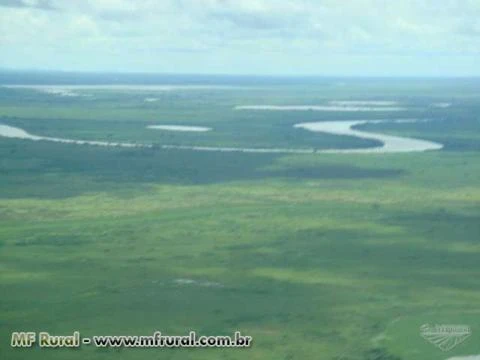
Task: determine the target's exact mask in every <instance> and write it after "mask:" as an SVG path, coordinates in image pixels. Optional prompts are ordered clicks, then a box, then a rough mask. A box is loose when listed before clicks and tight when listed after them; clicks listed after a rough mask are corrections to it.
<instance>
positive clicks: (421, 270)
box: [0, 79, 480, 360]
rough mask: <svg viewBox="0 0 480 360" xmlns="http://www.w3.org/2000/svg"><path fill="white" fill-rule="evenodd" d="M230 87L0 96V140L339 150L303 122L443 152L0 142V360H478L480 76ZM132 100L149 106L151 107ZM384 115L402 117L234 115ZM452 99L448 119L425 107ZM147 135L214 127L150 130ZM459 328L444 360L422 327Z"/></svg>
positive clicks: (347, 141)
mask: <svg viewBox="0 0 480 360" xmlns="http://www.w3.org/2000/svg"><path fill="white" fill-rule="evenodd" d="M234 85H235V86H234V87H232V88H229V89H221V88H211V89H203V90H198V89H196V90H191V89H190V90H188V89H186V90H185V89H183V90H171V91H163V92H158V91H150V90H141V91H138V90H137V91H131V90H128V89H124V90H98V89H93V90H92V89H90V90H88V89H83V90H78V91H75V92H77V93H79V94H81V95H84V96H76V97H74V96H72V97H68V96H60V95H55V94H48V93H44V92H41V91H38V90H35V89H18V88H6V87H0V124H7V125H11V126H17V127H20V128H23V129H25V130H27V131H29V132H31V133H33V134H39V135H45V136H56V137H65V138H72V139H88V140H106V141H129V142H137V143H148V144H159V145H161V144H165V143H168V144H176V145H205V146H240V147H243V146H245V147H272V148H274V147H282V148H289V147H292V148H311V147H313V148H316V149H328V148H332V147H335V148H352V147H369V146H375V145H377V144H376V143H375V142H372V141H369V140H362V139H357V138H353V137H343V136H333V135H328V134H319V133H313V132H308V131H305V130H301V129H293V125H294V124H296V123H299V122H307V121H322V120H354V119H403V118H415V119H427V120H429V121H426V122H419V123H408V124H398V123H384V124H369V125H365V126H364V127H363V129H368V130H371V131H376V132H384V133H388V134H395V135H405V136H411V137H418V138H421V139H428V140H432V141H437V142H440V143H442V144H444V145H445V148H444V149H443V150H441V151H432V152H425V153H405V154H375V155H374V154H363V155H362V154H358V155H352V154H348V155H347V154H330V155H321V154H310V155H282V154H248V153H221V152H195V151H187V150H161V149H158V148H153V149H121V148H104V147H94V146H87V145H84V146H81V145H73V144H57V143H50V142H45V141H38V142H33V141H28V140H20V139H7V138H2V137H0V359H2V360H3V359H5V360H17V359H18V360H24V359H48V360H56V359H59V360H60V359H62V360H63V359H175V360H176V359H225V360H227V359H229V360H230V359H232V360H233V359H250V360H254V359H262V360H263V359H272V360H274V359H275V360H279V359H285V360H293V359H301V360H304V359H321V360H323V359H325V360H437V359H439V360H445V359H448V358H450V357H453V356H460V355H473V354H480V308H479V304H480V281H479V279H480V264H479V260H480V176H479V175H480V145H479V144H480V80H478V79H477V80H475V79H471V80H469V79H464V80H432V79H430V80H429V79H418V80H415V79H411V80H392V79H390V80H389V79H383V80H381V79H370V80H368V79H365V80H348V79H347V80H342V81H341V83H339V80H333V79H332V80H322V81H320V80H318V82H317V81H314V80H310V81H307V80H305V79H303V80H302V79H299V80H298V81H295V82H293V81H292V82H285V83H282V82H281V81H278V82H274V81H273V80H271V79H270V81H269V80H262V81H260V80H256V81H253V80H252V81H250V82H248V83H242V84H234ZM145 98H156V99H157V101H155V102H145V101H144V99H145ZM330 100H390V101H398V102H399V103H400V104H401V105H402V106H404V107H405V108H406V110H405V111H400V112H350V113H345V112H314V111H306V112H299V111H298V112H294V111H279V112H268V111H257V112H255V111H235V110H233V108H234V107H235V106H237V105H251V104H277V105H292V104H293V105H302V104H317V103H324V102H327V101H330ZM440 102H448V103H451V106H450V107H448V108H437V107H432V106H431V104H434V103H440ZM152 124H180V125H200V126H209V127H212V128H213V129H214V130H213V131H211V132H208V133H180V132H162V131H155V130H149V129H146V126H147V125H152ZM425 323H429V324H465V325H468V326H470V328H471V330H472V335H471V337H470V338H469V339H467V340H466V341H465V342H463V343H462V344H459V345H458V346H457V347H455V348H454V349H452V350H450V351H448V352H443V351H441V350H440V349H438V348H437V347H435V346H434V345H432V344H431V343H429V342H427V341H426V340H424V339H423V338H422V337H421V336H420V326H421V325H422V324H425ZM75 330H78V331H80V332H81V334H82V336H92V335H135V334H138V335H149V334H151V333H153V332H154V331H155V330H159V331H162V333H165V334H170V335H184V334H187V333H188V332H189V331H190V330H196V331H198V332H199V333H200V334H206V335H230V334H232V333H233V332H234V331H236V330H240V331H241V332H242V334H246V335H250V336H252V337H253V345H252V347H251V348H249V349H209V350H206V349H188V350H187V349H148V350H147V349H95V348H94V347H93V346H83V347H82V348H81V349H76V350H65V349H61V350H60V349H40V348H38V347H34V348H32V349H13V348H11V347H10V334H11V332H12V331H49V332H51V333H52V334H60V335H61V334H69V333H72V332H73V331H75Z"/></svg>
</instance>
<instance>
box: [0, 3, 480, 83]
mask: <svg viewBox="0 0 480 360" xmlns="http://www.w3.org/2000/svg"><path fill="white" fill-rule="evenodd" d="M0 68H7V69H37V70H39V69H42V70H62V71H109V72H155V73H188V74H238V75H242V74H253V75H255V74H256V75H319V76H321V75H324V76H479V75H480V0H90V1H89V0H0Z"/></svg>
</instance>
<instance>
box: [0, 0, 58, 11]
mask: <svg viewBox="0 0 480 360" xmlns="http://www.w3.org/2000/svg"><path fill="white" fill-rule="evenodd" d="M0 6H4V7H11V8H32V9H41V10H54V9H55V7H54V6H53V5H52V2H51V1H50V0H0Z"/></svg>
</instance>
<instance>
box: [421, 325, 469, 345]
mask: <svg viewBox="0 0 480 360" xmlns="http://www.w3.org/2000/svg"><path fill="white" fill-rule="evenodd" d="M420 335H421V336H422V337H423V338H424V339H425V340H427V341H428V342H430V343H432V344H433V345H435V346H436V347H438V348H439V349H440V350H442V351H450V350H452V349H453V348H454V347H455V346H457V345H459V344H461V343H462V342H464V341H465V340H467V339H468V338H469V337H470V335H472V330H471V329H470V327H469V326H467V325H430V324H424V325H422V326H420Z"/></svg>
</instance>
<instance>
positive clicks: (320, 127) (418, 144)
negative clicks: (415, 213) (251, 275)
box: [0, 120, 443, 154]
mask: <svg viewBox="0 0 480 360" xmlns="http://www.w3.org/2000/svg"><path fill="white" fill-rule="evenodd" d="M392 121H393V122H406V121H409V122H411V121H415V120H392ZM380 122H385V121H384V120H352V121H323V122H310V123H300V124H296V125H295V126H294V128H297V129H304V130H307V131H313V132H322V133H326V134H333V135H344V136H353V137H357V138H362V139H369V140H377V141H380V142H381V143H382V145H381V146H378V147H372V148H352V149H322V150H317V149H312V148H310V149H301V148H240V147H216V146H193V145H152V144H136V143H127V142H108V141H93V140H73V139H65V138H56V137H48V136H39V135H34V134H30V133H28V132H27V131H25V130H23V129H21V128H18V127H13V126H9V125H3V124H0V136H3V137H6V138H15V139H24V140H32V141H50V142H57V143H65V144H77V145H94V146H113V147H124V148H153V147H156V148H161V149H178V150H192V151H220V152H243V153H264V154H278V153H286V154H377V153H406V152H423V151H429V150H440V149H442V148H443V145H442V144H439V143H435V142H431V141H427V140H421V139H414V138H408V137H400V136H391V135H384V134H379V133H373V132H367V131H361V130H357V129H355V128H354V127H356V126H359V125H364V124H368V123H380ZM170 130H172V129H170ZM182 130H184V129H182Z"/></svg>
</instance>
